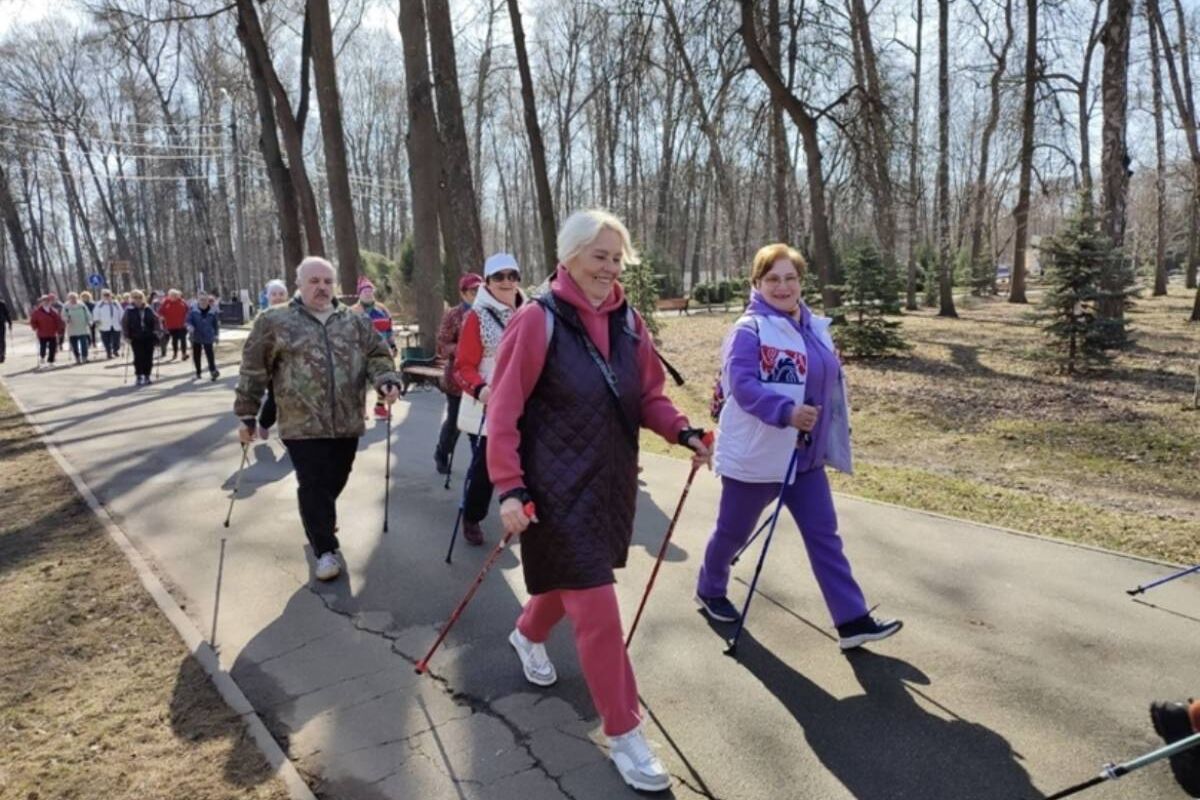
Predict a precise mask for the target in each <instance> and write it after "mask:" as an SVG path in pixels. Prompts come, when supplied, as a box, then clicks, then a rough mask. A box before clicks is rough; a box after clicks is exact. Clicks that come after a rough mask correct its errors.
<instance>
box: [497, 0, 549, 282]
mask: <svg viewBox="0 0 1200 800" xmlns="http://www.w3.org/2000/svg"><path fill="white" fill-rule="evenodd" d="M507 3H508V16H509V19H510V20H511V21H512V31H513V47H514V48H515V49H516V51H517V70H518V72H520V73H521V102H522V104H523V105H524V107H525V131H526V133H527V134H528V136H529V151H530V156H531V157H532V161H533V180H534V186H535V189H536V192H537V207H538V221H539V223H540V224H541V228H542V256H543V258H544V259H545V264H546V274H547V275H552V274H553V273H554V269H555V267H556V266H557V265H558V252H557V251H558V245H557V244H556V241H557V237H558V223H557V222H556V221H555V219H554V201H553V199H552V195H551V193H550V178H549V176H548V174H547V173H546V145H545V143H544V142H543V141H542V129H541V126H540V125H538V118H537V102H536V101H535V100H534V97H533V76H532V74H531V73H530V71H529V54H528V53H527V52H526V51H525V28H524V27H523V26H522V25H521V9H520V7H519V3H518V2H517V0H507Z"/></svg>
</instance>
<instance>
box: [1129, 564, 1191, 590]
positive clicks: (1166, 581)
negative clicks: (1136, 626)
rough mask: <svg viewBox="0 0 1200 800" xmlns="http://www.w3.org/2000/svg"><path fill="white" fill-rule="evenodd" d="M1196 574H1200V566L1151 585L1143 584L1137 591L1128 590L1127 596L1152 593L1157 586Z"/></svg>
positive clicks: (1161, 579)
mask: <svg viewBox="0 0 1200 800" xmlns="http://www.w3.org/2000/svg"><path fill="white" fill-rule="evenodd" d="M1194 572H1200V564H1197V565H1196V566H1194V567H1188V568H1187V569H1181V570H1179V572H1176V573H1174V574H1172V575H1168V576H1167V577H1165V578H1159V579H1158V580H1156V581H1151V582H1150V583H1146V584H1142V585H1141V586H1139V587H1137V588H1136V589H1126V590H1125V594H1127V595H1129V596H1130V597H1136V596H1137V595H1139V594H1142V593H1144V592H1148V591H1150V590H1151V589H1153V588H1154V587H1155V586H1162V585H1163V584H1164V583H1170V582H1171V581H1173V580H1175V579H1176V578H1182V577H1184V576H1185V575H1191V574H1192V573H1194Z"/></svg>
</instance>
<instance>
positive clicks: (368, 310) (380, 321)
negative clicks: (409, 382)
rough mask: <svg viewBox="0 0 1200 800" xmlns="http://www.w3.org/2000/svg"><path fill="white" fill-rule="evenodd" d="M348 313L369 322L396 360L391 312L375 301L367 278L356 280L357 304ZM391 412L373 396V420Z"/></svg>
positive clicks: (379, 398)
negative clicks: (358, 315) (360, 316)
mask: <svg viewBox="0 0 1200 800" xmlns="http://www.w3.org/2000/svg"><path fill="white" fill-rule="evenodd" d="M350 311H351V312H353V313H355V314H362V315H364V316H366V318H367V319H369V320H370V321H371V327H373V328H374V329H375V331H376V332H377V333H378V334H379V337H380V338H381V339H383V343H384V344H385V345H387V348H388V351H389V352H391V354H392V358H393V359H395V358H396V334H395V332H394V331H393V330H392V312H391V311H388V307H387V306H385V305H384V304H383V303H380V302H378V301H377V300H376V299H375V284H373V283H371V281H370V280H369V279H368V278H365V277H364V278H359V279H358V302H357V303H355V304H354V305H352V306H350ZM390 413H391V411H389V410H388V407H387V406H386V405H385V404H384V402H383V398H382V397H380V396H379V395H378V394H376V396H375V419H387V418H388V415H389V414H390Z"/></svg>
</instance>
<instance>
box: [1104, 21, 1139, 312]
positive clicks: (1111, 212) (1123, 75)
mask: <svg viewBox="0 0 1200 800" xmlns="http://www.w3.org/2000/svg"><path fill="white" fill-rule="evenodd" d="M1132 16H1133V7H1132V3H1131V2H1130V0H1108V21H1107V22H1106V23H1105V25H1104V32H1103V34H1102V39H1103V41H1104V72H1103V75H1102V77H1101V89H1100V96H1101V99H1102V101H1103V104H1104V127H1103V129H1102V132H1101V142H1102V145H1101V155H1100V180H1101V187H1100V226H1101V230H1103V231H1104V233H1105V234H1106V235H1107V236H1108V238H1109V239H1111V240H1112V243H1113V245H1114V246H1116V247H1118V248H1123V247H1124V246H1125V224H1126V202H1127V199H1128V195H1129V151H1128V149H1127V147H1126V143H1125V129H1126V118H1127V116H1128V110H1129V78H1128V73H1129V28H1130V20H1131V17H1132ZM1124 260H1125V254H1124V253H1122V254H1121V256H1120V261H1119V262H1118V263H1117V264H1109V265H1108V266H1107V267H1106V268H1105V269H1104V271H1103V273H1102V274H1101V276H1100V287H1101V289H1102V290H1104V292H1105V295H1104V296H1102V297H1101V298H1100V302H1099V303H1098V304H1097V311H1098V312H1099V315H1100V316H1101V317H1103V318H1105V319H1114V320H1119V319H1123V318H1124V317H1125V300H1124V297H1123V295H1122V291H1123V290H1124V288H1125V287H1124V286H1123V285H1122V284H1123V280H1122V273H1123V272H1124V270H1123V269H1122V268H1121V267H1120V263H1122V262H1124Z"/></svg>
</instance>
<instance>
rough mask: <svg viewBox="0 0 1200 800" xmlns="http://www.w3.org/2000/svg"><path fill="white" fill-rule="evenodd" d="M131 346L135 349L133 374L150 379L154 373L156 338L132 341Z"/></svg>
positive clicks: (130, 341)
mask: <svg viewBox="0 0 1200 800" xmlns="http://www.w3.org/2000/svg"><path fill="white" fill-rule="evenodd" d="M129 346H130V347H131V348H132V349H133V374H134V375H145V376H146V377H147V378H149V377H150V373H152V372H154V337H152V336H147V337H145V338H143V339H130V340H129Z"/></svg>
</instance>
